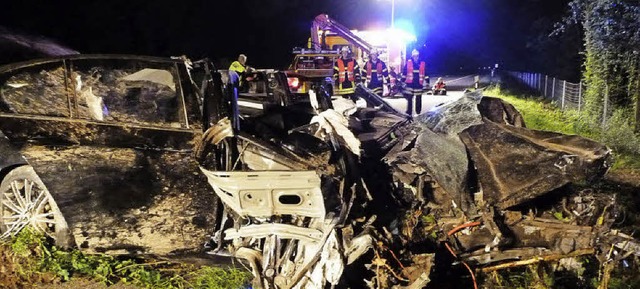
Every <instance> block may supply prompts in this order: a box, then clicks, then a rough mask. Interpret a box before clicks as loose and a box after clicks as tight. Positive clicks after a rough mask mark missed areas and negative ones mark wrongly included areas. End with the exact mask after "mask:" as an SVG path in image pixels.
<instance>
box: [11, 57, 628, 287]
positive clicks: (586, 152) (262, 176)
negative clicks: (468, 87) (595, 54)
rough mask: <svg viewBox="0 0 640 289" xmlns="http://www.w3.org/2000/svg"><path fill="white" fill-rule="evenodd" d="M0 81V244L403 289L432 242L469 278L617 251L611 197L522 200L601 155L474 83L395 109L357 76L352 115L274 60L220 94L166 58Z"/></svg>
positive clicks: (203, 75) (195, 70)
mask: <svg viewBox="0 0 640 289" xmlns="http://www.w3.org/2000/svg"><path fill="white" fill-rule="evenodd" d="M0 74H1V75H2V91H1V92H2V93H1V95H0V97H1V99H0V100H1V102H0V103H1V106H0V109H1V110H2V112H1V113H0V129H1V131H2V133H3V134H4V135H5V136H6V137H4V136H3V138H2V139H1V140H0V141H1V143H0V144H1V146H0V149H2V151H3V155H2V158H0V164H1V165H2V167H1V168H0V169H1V172H2V175H0V176H1V177H2V185H1V186H0V188H1V189H2V190H1V191H0V200H1V201H2V207H1V208H2V209H1V210H2V211H1V212H2V215H1V216H2V221H1V222H0V230H1V231H0V232H2V234H3V237H7V236H10V235H13V234H15V233H16V232H18V231H19V230H20V229H22V228H23V227H24V226H27V225H31V226H34V227H36V228H38V229H39V230H41V231H43V232H45V233H47V234H48V235H49V236H51V237H53V238H54V239H55V240H56V242H58V243H59V244H62V245H67V246H78V247H79V248H81V249H84V250H87V251H90V252H108V253H120V252H128V253H141V254H155V255H160V256H174V257H175V256H181V255H184V254H188V253H194V252H202V251H203V250H206V251H209V252H210V253H213V254H230V255H232V256H235V257H238V258H241V259H244V260H246V261H247V263H248V264H249V265H250V268H251V271H252V273H253V274H254V277H255V278H254V281H253V287H254V288H323V286H325V284H326V283H329V284H332V285H339V286H352V287H355V286H361V285H362V284H360V285H355V283H352V282H364V283H366V284H368V285H369V286H370V287H377V288H386V287H393V286H400V287H403V286H404V287H408V288H422V287H423V286H425V285H426V284H427V283H428V282H429V280H430V278H429V272H430V270H431V267H432V266H433V265H434V254H433V253H434V252H435V248H436V247H437V246H439V245H440V244H444V246H445V247H446V248H447V249H448V251H449V252H448V253H450V254H452V255H453V256H455V257H456V258H458V259H459V260H460V261H461V262H464V264H471V265H472V266H476V267H479V268H480V267H482V268H484V269H483V270H492V268H496V267H495V266H507V265H508V264H512V263H510V262H513V261H526V260H527V259H529V258H540V257H542V258H547V259H553V258H560V257H567V256H575V255H580V254H593V253H594V252H596V251H597V250H596V249H597V248H596V243H595V241H596V239H599V240H603V239H607V240H609V241H610V242H609V244H612V245H615V246H618V247H620V250H630V249H629V247H628V244H635V243H633V242H630V241H632V240H630V239H625V238H626V237H625V236H624V235H622V234H617V233H615V231H612V230H610V226H611V221H610V220H611V219H612V218H613V217H612V216H613V215H614V214H615V209H614V208H615V198H614V197H612V196H609V197H604V198H602V197H600V198H601V199H597V201H596V198H598V196H594V195H593V194H590V193H589V192H584V191H583V192H576V193H574V194H573V195H571V194H568V193H567V194H566V197H567V198H565V199H564V201H562V202H558V204H557V205H558V206H559V208H563V209H564V210H566V211H567V212H570V213H571V216H572V217H571V221H570V222H564V221H559V220H558V219H557V218H554V217H553V216H550V215H549V214H550V213H549V212H552V210H546V211H543V210H541V211H538V212H536V211H535V210H534V209H535V208H536V205H535V201H536V200H538V199H539V198H540V197H543V196H545V195H548V194H549V193H550V192H553V191H558V190H559V189H561V188H563V187H564V186H565V185H567V184H570V183H574V182H583V181H589V180H592V179H594V178H598V177H601V176H602V175H603V174H604V173H605V172H606V171H607V169H608V167H609V165H610V151H609V150H608V149H607V148H606V147H604V146H602V145H600V144H598V143H596V142H593V141H590V140H588V139H584V138H581V137H577V136H566V135H560V134H555V133H549V132H540V131H534V130H528V129H526V128H525V127H524V123H523V121H522V118H521V116H520V115H519V113H518V112H517V111H516V110H515V109H514V108H513V107H512V106H510V105H508V104H506V103H504V102H502V101H501V100H498V99H493V98H487V97H482V95H481V93H478V92H477V93H475V94H473V93H472V94H467V95H465V96H464V97H463V98H462V99H460V100H458V101H456V102H452V103H449V104H446V105H443V106H440V107H438V108H437V109H436V110H434V111H431V112H429V113H427V114H425V115H423V116H420V117H419V118H417V119H410V117H408V116H406V115H404V114H402V113H400V112H397V111H395V110H394V109H393V108H392V107H390V106H389V105H388V104H387V103H386V102H385V101H384V100H382V99H381V98H380V97H378V96H376V95H375V94H373V93H371V92H370V91H368V90H367V89H366V88H364V87H362V86H359V87H358V88H357V90H356V93H357V94H358V96H359V97H361V98H362V99H364V100H365V101H366V102H367V103H368V104H369V105H367V107H358V106H356V105H355V104H354V103H353V102H351V101H350V100H346V99H342V98H338V99H332V98H331V96H330V93H329V92H327V91H326V89H325V83H321V82H320V83H317V84H315V85H312V86H311V89H309V90H308V91H309V92H308V93H307V94H304V95H299V94H298V95H296V94H292V93H291V91H290V89H289V85H288V82H287V76H286V75H285V74H284V73H282V72H270V73H262V74H260V75H261V76H260V77H256V78H255V79H254V80H253V82H254V83H252V84H251V85H249V86H248V87H250V88H249V90H248V91H240V90H239V89H238V87H237V85H234V84H233V83H228V84H226V85H225V84H223V83H222V81H221V76H220V74H219V73H217V72H215V71H210V70H209V66H208V65H207V62H206V61H205V62H196V63H191V62H190V61H188V60H187V59H182V58H181V59H173V60H171V59H158V58H147V57H124V56H119V57H106V56H87V55H82V56H74V57H69V58H57V59H51V60H43V61H34V62H30V63H22V64H16V65H12V66H7V67H3V68H2V69H1V70H0ZM207 183H208V184H207ZM211 188H213V191H212V190H211ZM623 241H624V242H623ZM203 244H206V246H204V247H203ZM448 253H447V254H448ZM559 256H560V257H559ZM503 263H506V264H507V265H504V264H503ZM492 266H494V267H492ZM345 270H365V271H366V270H368V272H369V274H368V275H366V274H365V275H361V274H358V275H357V278H356V279H358V280H355V281H354V280H349V279H351V278H343V276H342V275H343V274H342V273H343V271H345ZM347 277H349V276H347ZM351 277H353V276H351ZM363 279H364V280H363Z"/></svg>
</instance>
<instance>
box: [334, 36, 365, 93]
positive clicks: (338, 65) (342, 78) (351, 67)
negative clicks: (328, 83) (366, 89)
mask: <svg viewBox="0 0 640 289" xmlns="http://www.w3.org/2000/svg"><path fill="white" fill-rule="evenodd" d="M340 54H341V55H340V58H338V60H336V62H335V63H334V64H333V80H334V83H335V85H336V94H337V95H342V97H344V98H349V99H351V100H353V101H354V102H355V101H356V100H357V99H358V98H357V97H356V94H355V92H356V83H358V82H360V67H359V66H358V62H356V60H355V59H353V58H352V57H351V55H349V47H347V46H343V47H342V48H341V49H340Z"/></svg>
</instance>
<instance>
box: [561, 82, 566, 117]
mask: <svg viewBox="0 0 640 289" xmlns="http://www.w3.org/2000/svg"><path fill="white" fill-rule="evenodd" d="M566 94H567V81H566V80H563V81H562V106H561V108H562V110H564V98H565V95H566Z"/></svg>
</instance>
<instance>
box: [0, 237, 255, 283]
mask: <svg viewBox="0 0 640 289" xmlns="http://www.w3.org/2000/svg"><path fill="white" fill-rule="evenodd" d="M1 246H2V247H1V249H0V257H1V259H0V262H2V263H3V265H2V266H0V267H2V268H0V269H1V271H2V272H3V276H2V277H0V284H2V285H7V286H9V287H11V286H10V285H13V287H21V286H24V285H27V284H32V283H59V282H66V281H69V280H71V278H72V277H80V278H88V279H91V280H93V281H96V282H99V283H103V284H105V285H113V284H118V283H121V284H126V285H134V286H138V287H141V288H167V289H174V288H176V289H181V288H194V289H195V288H198V289H205V288H206V289H226V288H246V287H247V286H248V282H249V280H250V278H251V274H250V273H248V272H247V271H245V270H239V269H233V268H230V269H223V268H218V267H208V266H202V267H197V266H194V265H186V264H179V263H170V262H165V261H160V262H156V261H154V262H150V263H145V260H140V259H122V258H118V257H114V256H109V255H85V254H83V253H82V252H80V251H77V250H71V251H67V250H61V249H59V248H56V247H55V246H51V245H49V244H48V242H47V239H46V238H45V237H43V236H42V235H40V234H37V233H35V232H34V231H33V230H31V229H28V228H26V229H24V230H22V231H21V232H20V233H19V234H18V235H17V236H16V237H14V238H13V239H12V240H11V242H9V243H5V244H1ZM9 266H10V267H9ZM0 287H2V286H0Z"/></svg>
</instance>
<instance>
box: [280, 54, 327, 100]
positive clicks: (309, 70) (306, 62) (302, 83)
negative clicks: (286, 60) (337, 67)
mask: <svg viewBox="0 0 640 289" xmlns="http://www.w3.org/2000/svg"><path fill="white" fill-rule="evenodd" d="M293 53H294V58H293V61H292V62H291V65H289V68H288V69H287V71H286V74H287V82H288V84H289V88H290V90H291V92H292V93H295V94H304V93H308V92H309V89H311V85H312V84H314V83H317V84H322V85H325V88H326V89H327V90H328V92H330V93H332V89H333V64H334V63H335V61H336V60H337V59H338V57H339V56H340V54H339V53H338V51H337V50H311V49H303V48H299V49H294V51H293Z"/></svg>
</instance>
